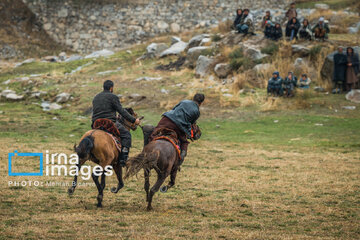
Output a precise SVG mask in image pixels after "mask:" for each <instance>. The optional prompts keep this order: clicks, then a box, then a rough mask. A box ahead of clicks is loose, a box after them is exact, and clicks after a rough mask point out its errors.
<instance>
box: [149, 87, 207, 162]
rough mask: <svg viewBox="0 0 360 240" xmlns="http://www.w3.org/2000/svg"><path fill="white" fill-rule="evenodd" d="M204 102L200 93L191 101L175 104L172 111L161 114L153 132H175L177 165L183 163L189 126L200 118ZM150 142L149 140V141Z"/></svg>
mask: <svg viewBox="0 0 360 240" xmlns="http://www.w3.org/2000/svg"><path fill="white" fill-rule="evenodd" d="M204 100H205V95H204V94H201V93H197V94H195V96H194V97H193V100H183V101H181V102H180V103H179V104H177V105H176V106H175V107H174V108H173V109H172V110H170V111H168V112H166V113H164V114H163V117H162V118H161V120H160V122H159V123H158V125H157V126H156V127H155V130H154V132H157V130H158V129H163V128H167V129H171V130H173V131H175V132H176V134H177V137H178V138H179V141H180V149H181V154H180V155H181V159H180V163H179V165H181V164H182V163H183V162H184V159H185V157H186V154H187V148H188V145H189V141H188V140H187V139H192V137H193V136H192V135H193V133H192V130H191V125H192V124H194V123H195V122H196V120H197V119H198V118H199V117H200V105H201V104H202V103H203V101H204ZM150 140H151V139H150Z"/></svg>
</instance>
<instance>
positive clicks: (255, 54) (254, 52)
mask: <svg viewBox="0 0 360 240" xmlns="http://www.w3.org/2000/svg"><path fill="white" fill-rule="evenodd" d="M244 53H245V56H248V57H249V58H251V59H252V60H259V59H262V58H264V57H266V56H268V55H267V54H262V53H261V51H260V50H259V49H256V48H254V47H246V48H245V51H244Z"/></svg>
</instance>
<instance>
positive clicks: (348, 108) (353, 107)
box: [342, 106, 356, 110]
mask: <svg viewBox="0 0 360 240" xmlns="http://www.w3.org/2000/svg"><path fill="white" fill-rule="evenodd" d="M342 108H343V109H346V110H355V109H356V106H343V107H342Z"/></svg>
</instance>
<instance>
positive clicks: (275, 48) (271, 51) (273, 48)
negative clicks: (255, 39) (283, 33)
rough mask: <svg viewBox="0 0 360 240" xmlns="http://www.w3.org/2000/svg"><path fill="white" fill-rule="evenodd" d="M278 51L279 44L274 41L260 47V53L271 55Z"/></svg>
mask: <svg viewBox="0 0 360 240" xmlns="http://www.w3.org/2000/svg"><path fill="white" fill-rule="evenodd" d="M278 51H279V45H277V44H276V43H271V44H269V45H268V46H266V47H264V48H262V49H261V53H264V54H268V55H273V54H275V53H277V52H278Z"/></svg>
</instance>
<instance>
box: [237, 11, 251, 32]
mask: <svg viewBox="0 0 360 240" xmlns="http://www.w3.org/2000/svg"><path fill="white" fill-rule="evenodd" d="M236 28H237V30H238V32H239V33H244V34H248V33H250V34H254V32H255V28H254V19H253V16H252V14H250V10H249V9H244V13H243V15H242V17H241V21H240V24H238V25H237V26H236Z"/></svg>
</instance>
